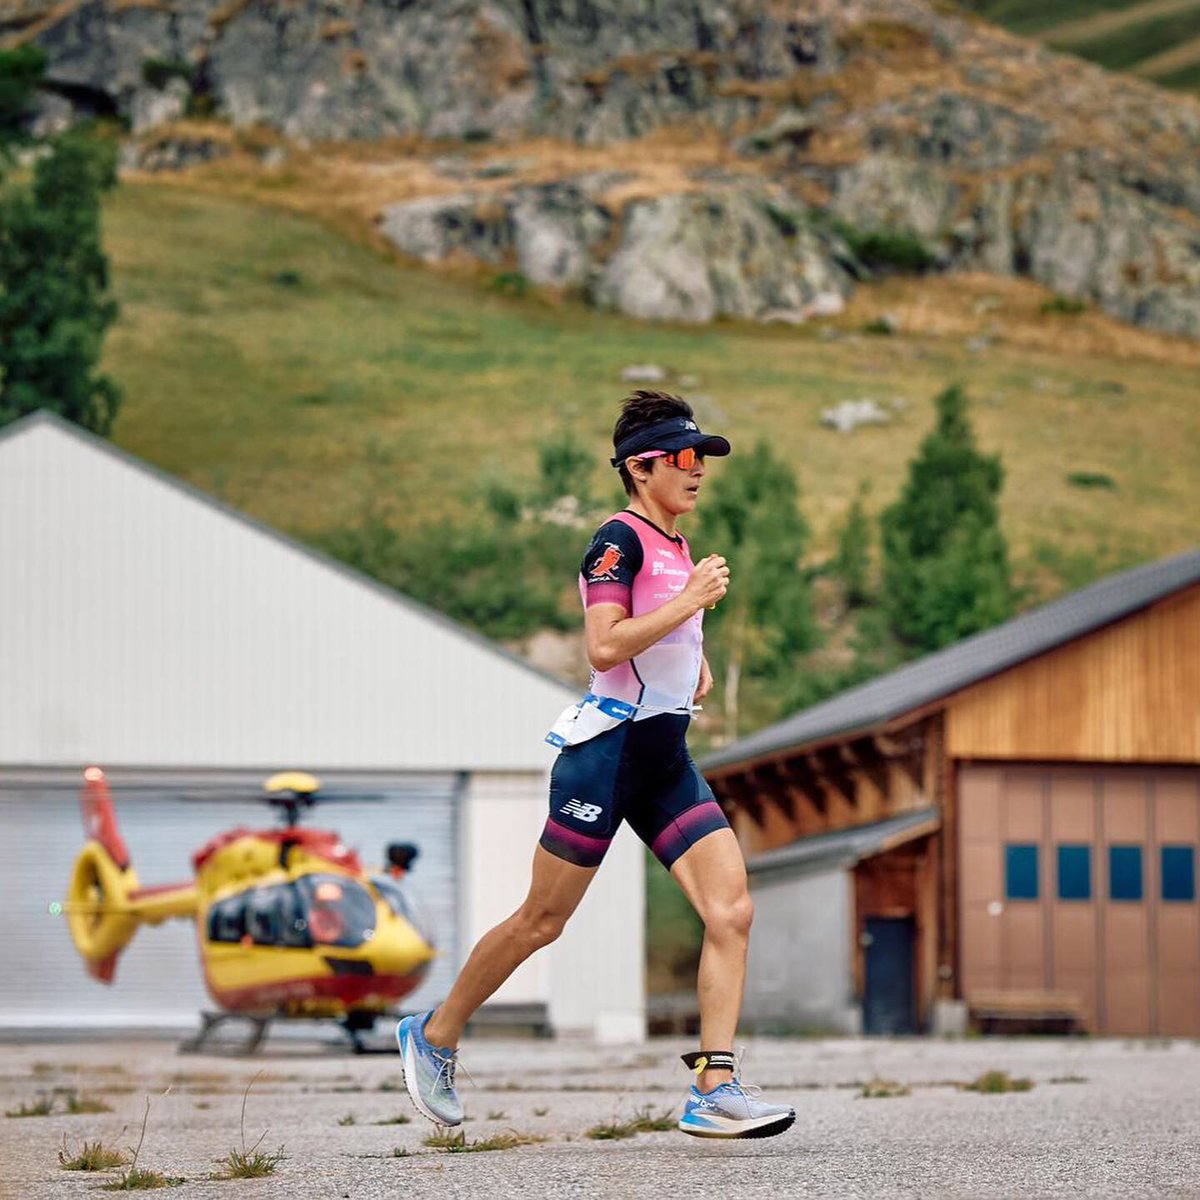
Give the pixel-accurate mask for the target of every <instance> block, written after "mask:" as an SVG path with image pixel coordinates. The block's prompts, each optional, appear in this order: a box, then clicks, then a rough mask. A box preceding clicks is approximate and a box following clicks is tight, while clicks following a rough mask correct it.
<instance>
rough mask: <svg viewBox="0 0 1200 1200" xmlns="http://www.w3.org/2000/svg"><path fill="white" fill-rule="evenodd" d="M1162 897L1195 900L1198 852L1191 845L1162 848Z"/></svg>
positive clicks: (1165, 898)
mask: <svg viewBox="0 0 1200 1200" xmlns="http://www.w3.org/2000/svg"><path fill="white" fill-rule="evenodd" d="M1162 898H1163V899H1164V900H1195V898H1196V852H1195V850H1193V849H1192V847H1191V846H1164V847H1163V848H1162Z"/></svg>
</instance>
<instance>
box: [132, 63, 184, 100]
mask: <svg viewBox="0 0 1200 1200" xmlns="http://www.w3.org/2000/svg"><path fill="white" fill-rule="evenodd" d="M142 79H143V80H145V82H146V83H147V84H148V85H149V86H150V87H152V88H155V89H157V90H158V91H160V92H161V91H162V90H163V88H165V87H166V86H167V84H168V83H170V82H171V80H172V79H182V80H183V82H184V83H186V84H187V85H188V87H189V88H190V87H191V86H192V67H191V64H190V63H186V62H181V61H180V60H179V59H175V58H148V59H146V60H145V62H143V63H142Z"/></svg>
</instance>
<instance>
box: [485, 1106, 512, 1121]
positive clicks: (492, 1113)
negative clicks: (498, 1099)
mask: <svg viewBox="0 0 1200 1200" xmlns="http://www.w3.org/2000/svg"><path fill="white" fill-rule="evenodd" d="M486 1120H488V1121H507V1120H508V1113H506V1112H504V1111H503V1110H502V1109H499V1108H492V1109H489V1110H488V1115H487V1117H486Z"/></svg>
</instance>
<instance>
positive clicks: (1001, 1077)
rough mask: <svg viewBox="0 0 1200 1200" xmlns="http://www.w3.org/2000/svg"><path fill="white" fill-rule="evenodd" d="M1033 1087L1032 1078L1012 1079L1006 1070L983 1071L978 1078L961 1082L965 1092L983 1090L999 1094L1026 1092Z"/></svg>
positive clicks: (987, 1092) (989, 1093)
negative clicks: (968, 1081)
mask: <svg viewBox="0 0 1200 1200" xmlns="http://www.w3.org/2000/svg"><path fill="white" fill-rule="evenodd" d="M1032 1087H1033V1080H1032V1079H1013V1078H1012V1076H1011V1075H1009V1073H1008V1072H1007V1071H984V1073H983V1074H982V1075H980V1076H979V1078H978V1079H973V1080H972V1081H971V1082H970V1083H965V1084H963V1090H964V1091H967V1092H983V1093H985V1094H987V1095H999V1094H1000V1093H1001V1092H1027V1091H1029V1089H1030V1088H1032Z"/></svg>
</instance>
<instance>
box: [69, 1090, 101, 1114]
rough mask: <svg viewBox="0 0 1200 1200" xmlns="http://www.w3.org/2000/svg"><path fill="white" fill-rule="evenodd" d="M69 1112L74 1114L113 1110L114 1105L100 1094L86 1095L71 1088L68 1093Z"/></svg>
mask: <svg viewBox="0 0 1200 1200" xmlns="http://www.w3.org/2000/svg"><path fill="white" fill-rule="evenodd" d="M66 1105H67V1112H69V1113H71V1114H72V1115H73V1116H75V1115H78V1114H79V1113H106V1112H112V1105H111V1104H106V1103H105V1102H104V1101H103V1100H102V1099H100V1097H99V1096H84V1095H81V1094H80V1093H79V1092H77V1091H75V1090H74V1089H71V1090H70V1091H68V1092H67V1094H66Z"/></svg>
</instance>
